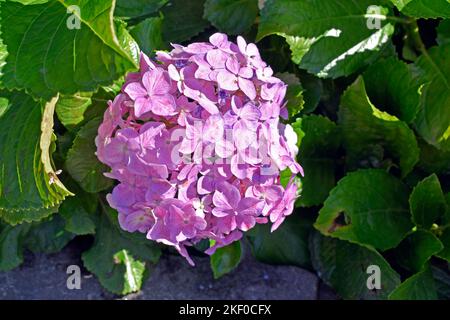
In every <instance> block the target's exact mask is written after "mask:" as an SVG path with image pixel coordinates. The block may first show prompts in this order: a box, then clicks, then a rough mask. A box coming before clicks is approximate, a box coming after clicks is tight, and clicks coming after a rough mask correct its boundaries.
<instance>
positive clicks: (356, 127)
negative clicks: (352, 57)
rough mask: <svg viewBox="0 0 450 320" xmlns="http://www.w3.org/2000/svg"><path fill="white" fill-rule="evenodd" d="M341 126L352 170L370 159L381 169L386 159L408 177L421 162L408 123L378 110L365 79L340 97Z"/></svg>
mask: <svg viewBox="0 0 450 320" xmlns="http://www.w3.org/2000/svg"><path fill="white" fill-rule="evenodd" d="M339 124H340V126H341V128H342V134H343V142H344V147H345V149H346V151H347V159H346V160H347V164H348V165H349V167H350V168H351V169H353V168H357V167H358V166H365V165H364V163H365V162H367V161H368V160H371V159H375V160H376V162H374V163H375V164H374V166H375V167H380V166H382V163H380V162H381V161H383V159H384V160H385V161H391V160H390V159H391V158H394V159H395V160H397V161H398V163H399V165H400V168H401V171H402V176H403V177H405V176H406V175H407V174H408V173H409V172H411V170H412V169H413V168H414V166H415V164H416V163H417V161H418V160H419V147H418V145H417V141H416V138H415V136H414V132H413V131H412V130H411V129H410V128H409V127H408V126H407V125H406V123H404V122H403V121H400V120H399V119H398V118H396V117H394V116H392V115H389V114H388V113H386V112H382V111H380V110H378V109H377V108H376V107H375V106H374V105H373V104H372V103H371V102H370V100H369V99H368V97H367V95H366V90H365V85H364V81H363V80H362V77H359V78H358V79H357V80H356V81H355V82H354V83H353V84H352V85H351V86H350V87H349V88H348V89H347V90H346V91H345V92H344V94H343V96H342V97H341V104H340V108H339ZM375 160H373V161H375ZM377 163H378V164H377Z"/></svg>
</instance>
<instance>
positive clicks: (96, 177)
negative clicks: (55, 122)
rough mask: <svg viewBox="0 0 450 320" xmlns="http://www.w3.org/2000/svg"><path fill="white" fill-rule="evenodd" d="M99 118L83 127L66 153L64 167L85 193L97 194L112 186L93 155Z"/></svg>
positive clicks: (103, 168)
mask: <svg viewBox="0 0 450 320" xmlns="http://www.w3.org/2000/svg"><path fill="white" fill-rule="evenodd" d="M100 122H101V118H95V119H92V120H91V121H89V122H88V123H87V124H86V125H85V126H83V127H82V128H81V129H80V131H79V132H78V134H77V137H76V138H75V140H74V141H73V145H72V148H71V149H70V150H69V152H68V153H67V160H66V163H65V167H66V168H67V171H68V172H69V173H70V175H71V176H72V178H74V180H75V181H76V182H78V183H79V184H80V186H81V187H82V188H83V190H85V191H87V192H92V193H95V192H99V191H102V190H106V189H108V188H109V187H111V186H112V184H113V181H112V180H111V179H108V178H106V177H105V176H104V175H103V173H105V172H107V171H109V169H108V167H107V166H106V165H104V164H103V163H101V162H100V161H99V160H98V159H97V156H96V155H95V152H96V147H95V142H94V139H95V137H96V136H97V129H98V126H99V124H100Z"/></svg>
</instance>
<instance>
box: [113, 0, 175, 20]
mask: <svg viewBox="0 0 450 320" xmlns="http://www.w3.org/2000/svg"><path fill="white" fill-rule="evenodd" d="M167 2H168V0H117V1H116V8H115V10H114V15H115V16H117V17H122V18H126V19H134V18H139V17H142V16H147V15H149V14H152V13H155V12H157V11H158V10H159V9H160V8H161V7H162V6H164V5H165V4H166V3H167Z"/></svg>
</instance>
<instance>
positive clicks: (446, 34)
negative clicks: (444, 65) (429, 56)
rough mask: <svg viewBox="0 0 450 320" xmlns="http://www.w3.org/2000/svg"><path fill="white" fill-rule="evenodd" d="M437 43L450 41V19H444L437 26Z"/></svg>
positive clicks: (441, 43) (443, 43)
mask: <svg viewBox="0 0 450 320" xmlns="http://www.w3.org/2000/svg"><path fill="white" fill-rule="evenodd" d="M436 41H437V43H439V45H445V44H449V43H450V20H442V21H441V23H439V26H438V28H437V39H436Z"/></svg>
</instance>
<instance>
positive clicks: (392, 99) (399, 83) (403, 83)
mask: <svg viewBox="0 0 450 320" xmlns="http://www.w3.org/2000/svg"><path fill="white" fill-rule="evenodd" d="M364 83H365V84H366V88H367V95H368V96H369V98H370V101H372V103H373V104H374V105H376V106H377V107H378V108H379V109H381V110H383V111H386V112H387V113H389V114H392V115H395V116H396V117H398V118H399V119H400V120H403V121H405V122H407V123H410V122H411V121H412V120H413V119H414V118H415V116H416V114H417V110H418V107H419V100H420V95H419V88H420V82H419V81H418V79H417V76H416V75H415V74H414V73H413V70H412V68H411V67H410V65H407V64H406V63H404V62H403V61H400V60H399V59H398V58H397V57H391V58H388V59H385V60H380V61H378V62H377V63H375V64H373V65H371V66H370V67H369V68H368V69H367V70H366V72H364Z"/></svg>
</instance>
